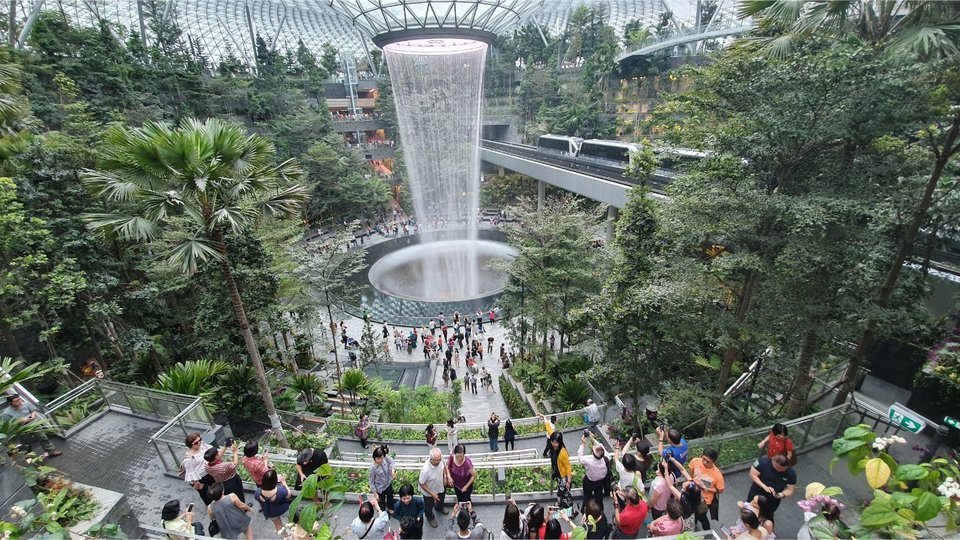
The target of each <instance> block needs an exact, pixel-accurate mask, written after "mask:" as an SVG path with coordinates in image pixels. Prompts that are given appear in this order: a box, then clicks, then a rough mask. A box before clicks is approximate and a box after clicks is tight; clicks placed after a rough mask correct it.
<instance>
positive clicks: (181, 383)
mask: <svg viewBox="0 0 960 540" xmlns="http://www.w3.org/2000/svg"><path fill="white" fill-rule="evenodd" d="M226 369H227V364H226V363H224V362H222V361H220V360H206V359H201V360H193V361H189V362H181V363H179V364H174V365H173V366H171V367H169V368H168V369H167V370H166V371H164V372H163V373H161V374H160V375H159V376H157V384H156V387H157V388H159V389H160V390H166V391H167V392H175V393H178V394H187V395H190V396H211V395H213V394H215V393H216V392H217V390H218V389H219V386H218V383H219V376H220V374H221V373H223V372H224V371H225V370H226Z"/></svg>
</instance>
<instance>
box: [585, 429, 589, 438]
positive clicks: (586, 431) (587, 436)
mask: <svg viewBox="0 0 960 540" xmlns="http://www.w3.org/2000/svg"><path fill="white" fill-rule="evenodd" d="M583 436H584V437H586V438H588V439H589V438H590V430H589V429H585V430H583Z"/></svg>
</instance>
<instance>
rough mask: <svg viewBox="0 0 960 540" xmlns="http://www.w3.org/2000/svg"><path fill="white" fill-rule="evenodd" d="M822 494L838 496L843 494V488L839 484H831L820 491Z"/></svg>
mask: <svg viewBox="0 0 960 540" xmlns="http://www.w3.org/2000/svg"><path fill="white" fill-rule="evenodd" d="M820 495H823V496H825V497H836V496H837V495H843V489H841V488H839V487H837V486H830V487H828V488H824V489H823V491H821V492H820Z"/></svg>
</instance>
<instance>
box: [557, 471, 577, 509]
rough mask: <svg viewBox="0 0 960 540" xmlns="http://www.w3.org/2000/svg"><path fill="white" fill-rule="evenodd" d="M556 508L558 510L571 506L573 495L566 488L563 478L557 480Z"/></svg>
mask: <svg viewBox="0 0 960 540" xmlns="http://www.w3.org/2000/svg"><path fill="white" fill-rule="evenodd" d="M557 506H559V507H560V508H569V507H571V506H573V494H572V493H570V488H568V487H567V484H566V482H564V481H563V478H558V479H557Z"/></svg>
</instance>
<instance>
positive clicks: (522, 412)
mask: <svg viewBox="0 0 960 540" xmlns="http://www.w3.org/2000/svg"><path fill="white" fill-rule="evenodd" d="M500 395H501V396H503V402H504V403H505V404H506V405H507V410H508V411H510V417H511V418H527V417H529V416H531V415H532V414H533V411H531V410H530V406H529V405H527V402H526V401H525V400H524V399H523V396H521V395H520V392H517V391H516V389H514V388H513V387H512V386H510V383H509V382H507V378H506V377H504V376H503V375H501V376H500Z"/></svg>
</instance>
